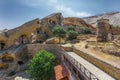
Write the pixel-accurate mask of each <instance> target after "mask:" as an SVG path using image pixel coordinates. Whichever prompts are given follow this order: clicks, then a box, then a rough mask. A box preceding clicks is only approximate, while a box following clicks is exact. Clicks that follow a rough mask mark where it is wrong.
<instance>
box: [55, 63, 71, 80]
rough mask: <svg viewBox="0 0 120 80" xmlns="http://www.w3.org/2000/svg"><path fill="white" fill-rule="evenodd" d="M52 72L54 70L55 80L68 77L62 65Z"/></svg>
mask: <svg viewBox="0 0 120 80" xmlns="http://www.w3.org/2000/svg"><path fill="white" fill-rule="evenodd" d="M54 70H55V76H56V80H62V79H63V78H65V77H68V76H69V73H68V70H67V69H66V67H65V66H64V65H63V64H61V65H58V66H55V67H54Z"/></svg>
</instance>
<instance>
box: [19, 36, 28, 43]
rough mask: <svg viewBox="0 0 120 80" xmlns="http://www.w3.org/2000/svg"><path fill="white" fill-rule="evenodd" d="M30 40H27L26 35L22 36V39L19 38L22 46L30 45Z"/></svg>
mask: <svg viewBox="0 0 120 80" xmlns="http://www.w3.org/2000/svg"><path fill="white" fill-rule="evenodd" d="M28 41H29V40H28V38H27V36H26V35H21V36H20V37H19V43H20V44H25V43H28Z"/></svg>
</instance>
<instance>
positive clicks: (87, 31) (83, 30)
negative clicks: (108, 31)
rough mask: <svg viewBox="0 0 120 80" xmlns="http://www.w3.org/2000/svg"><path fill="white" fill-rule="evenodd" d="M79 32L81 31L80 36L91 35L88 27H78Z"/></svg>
mask: <svg viewBox="0 0 120 80" xmlns="http://www.w3.org/2000/svg"><path fill="white" fill-rule="evenodd" d="M80 30H81V33H82V34H91V33H92V31H91V29H90V28H88V27H80Z"/></svg>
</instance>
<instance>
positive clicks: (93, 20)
mask: <svg viewBox="0 0 120 80" xmlns="http://www.w3.org/2000/svg"><path fill="white" fill-rule="evenodd" d="M101 18H105V19H109V23H110V24H111V25H114V26H118V25H120V12H111V13H104V14H100V15H95V16H90V17H85V18H83V20H85V21H86V22H87V23H89V24H91V25H92V26H95V27H97V20H99V19H101Z"/></svg>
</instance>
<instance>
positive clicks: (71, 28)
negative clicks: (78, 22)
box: [67, 27, 75, 31]
mask: <svg viewBox="0 0 120 80" xmlns="http://www.w3.org/2000/svg"><path fill="white" fill-rule="evenodd" d="M70 30H73V31H75V29H74V28H73V27H68V30H67V31H70Z"/></svg>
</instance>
